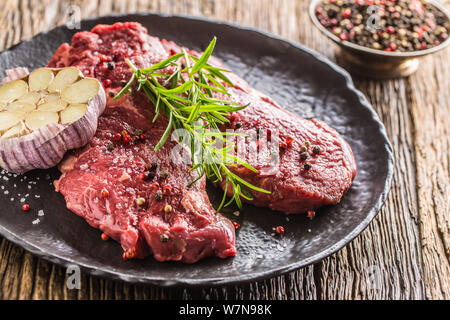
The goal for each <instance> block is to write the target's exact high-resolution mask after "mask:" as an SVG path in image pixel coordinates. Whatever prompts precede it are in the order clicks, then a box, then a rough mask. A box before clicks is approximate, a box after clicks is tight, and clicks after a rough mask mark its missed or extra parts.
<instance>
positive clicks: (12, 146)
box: [0, 68, 106, 173]
mask: <svg viewBox="0 0 450 320" xmlns="http://www.w3.org/2000/svg"><path fill="white" fill-rule="evenodd" d="M52 70H59V69H52ZM7 74H8V77H7V78H6V79H7V80H6V81H5V79H4V80H3V83H6V82H8V81H12V80H16V79H17V78H15V79H14V78H13V77H11V75H14V74H20V76H21V78H22V77H24V76H23V74H24V71H23V68H20V71H18V72H15V71H14V70H12V71H11V70H8V71H7ZM80 75H81V74H80ZM25 76H26V75H25ZM83 78H84V77H83ZM85 79H88V78H85ZM87 105H88V108H87V112H86V113H85V114H84V115H83V116H82V117H81V118H80V119H78V120H76V121H75V122H73V123H71V124H67V125H64V124H57V123H50V124H48V125H46V126H43V127H41V128H39V129H37V130H35V131H33V132H31V133H29V134H26V135H24V136H20V137H13V138H8V139H0V167H2V168H4V169H6V170H7V171H9V172H13V173H24V172H27V171H30V170H33V169H47V168H51V167H54V166H56V165H57V164H58V163H59V162H60V161H61V160H62V158H63V157H64V155H65V153H66V152H67V151H68V150H71V149H76V148H80V147H82V146H84V145H86V144H88V143H89V142H90V141H91V139H92V137H93V136H94V134H95V132H96V130H97V123H98V118H99V116H100V115H101V114H102V113H103V111H104V110H105V106H106V95H105V91H104V89H103V87H102V86H101V84H100V86H99V90H98V92H97V94H96V95H95V96H94V97H93V98H92V99H90V100H89V102H88V103H87Z"/></svg>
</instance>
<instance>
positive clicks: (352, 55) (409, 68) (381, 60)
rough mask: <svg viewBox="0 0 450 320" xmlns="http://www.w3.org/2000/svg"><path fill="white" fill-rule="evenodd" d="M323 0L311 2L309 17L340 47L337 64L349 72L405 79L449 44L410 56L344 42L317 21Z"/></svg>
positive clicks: (443, 43) (374, 76) (378, 77)
mask: <svg viewBox="0 0 450 320" xmlns="http://www.w3.org/2000/svg"><path fill="white" fill-rule="evenodd" d="M321 2H322V0H312V1H311V3H310V6H309V15H310V17H311V20H312V22H313V23H314V25H315V26H316V27H317V28H318V29H319V30H320V31H322V32H323V33H324V34H325V35H326V36H327V37H328V38H330V39H331V40H333V41H334V42H335V43H336V44H338V46H339V51H338V52H337V60H338V63H339V64H340V65H341V66H342V67H344V68H345V69H347V70H348V71H350V72H352V73H356V74H360V75H363V76H368V77H371V78H376V79H391V78H398V77H406V76H409V75H410V74H412V73H414V72H415V71H416V70H417V68H418V67H419V58H420V57H423V56H425V55H428V54H430V53H434V52H437V51H439V50H441V49H443V48H445V47H446V46H447V45H449V44H450V37H449V38H448V39H446V40H445V41H444V42H442V43H441V44H440V45H438V46H436V47H433V48H429V49H425V50H420V51H411V52H386V51H382V50H375V49H371V48H368V47H364V46H360V45H358V44H355V43H352V42H349V41H342V40H341V39H340V38H339V37H337V36H336V35H334V34H333V33H332V32H330V31H329V30H328V29H327V28H325V27H324V26H323V25H322V24H321V23H320V22H319V20H318V19H317V17H316V14H315V11H316V7H317V5H318V4H319V3H321ZM429 3H430V4H432V5H434V6H435V7H436V8H438V9H439V10H441V11H442V12H443V13H444V14H445V15H446V16H447V18H448V19H449V20H450V14H449V12H448V11H447V10H446V9H445V8H444V7H443V6H442V5H441V4H440V3H439V2H438V1H435V0H430V1H429Z"/></svg>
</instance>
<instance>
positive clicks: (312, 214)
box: [306, 210, 316, 220]
mask: <svg viewBox="0 0 450 320" xmlns="http://www.w3.org/2000/svg"><path fill="white" fill-rule="evenodd" d="M306 216H307V217H308V218H309V219H311V220H312V219H314V217H315V216H316V212H315V211H313V210H309V211H307V212H306Z"/></svg>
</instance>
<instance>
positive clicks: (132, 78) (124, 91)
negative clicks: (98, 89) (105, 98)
mask: <svg viewBox="0 0 450 320" xmlns="http://www.w3.org/2000/svg"><path fill="white" fill-rule="evenodd" d="M135 77H136V75H135V74H134V73H133V74H132V75H131V78H130V80H129V81H128V83H127V84H126V85H125V86H124V87H123V88H122V90H120V91H119V93H118V94H117V95H116V96H115V97H114V98H113V100H117V99H119V98H120V97H122V96H123V95H124V94H125V93H126V92H127V91H128V89H129V88H130V87H131V85H132V84H133V82H134V79H135Z"/></svg>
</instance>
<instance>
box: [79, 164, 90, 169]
mask: <svg viewBox="0 0 450 320" xmlns="http://www.w3.org/2000/svg"><path fill="white" fill-rule="evenodd" d="M87 168H89V165H88V164H87V163H85V164H82V165H81V166H80V170H87Z"/></svg>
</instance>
